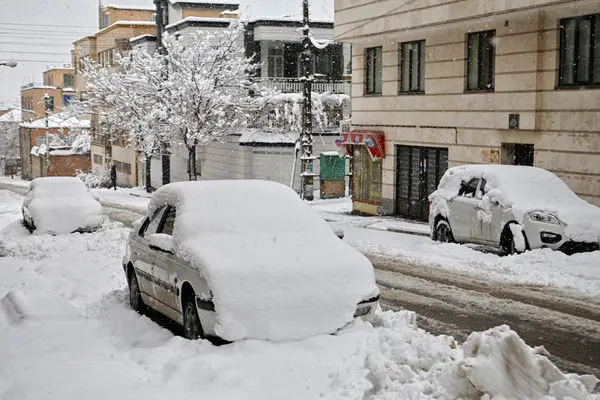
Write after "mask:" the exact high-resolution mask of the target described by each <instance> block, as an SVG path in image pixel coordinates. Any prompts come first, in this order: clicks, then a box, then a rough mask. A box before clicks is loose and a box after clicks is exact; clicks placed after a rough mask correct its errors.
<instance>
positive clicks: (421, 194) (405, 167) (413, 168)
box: [396, 146, 448, 221]
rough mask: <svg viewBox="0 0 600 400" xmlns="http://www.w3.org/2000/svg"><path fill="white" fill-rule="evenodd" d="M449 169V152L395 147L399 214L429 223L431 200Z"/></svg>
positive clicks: (445, 150) (397, 210)
mask: <svg viewBox="0 0 600 400" xmlns="http://www.w3.org/2000/svg"><path fill="white" fill-rule="evenodd" d="M447 169H448V149H447V148H436V147H416V146H397V147H396V214H398V215H400V216H402V217H405V218H410V219H416V220H422V221H426V220H427V218H428V216H429V200H428V196H429V195H430V194H431V193H432V192H433V191H434V190H435V189H436V188H437V185H438V183H439V182H440V179H441V178H442V176H443V175H444V172H446V170H447Z"/></svg>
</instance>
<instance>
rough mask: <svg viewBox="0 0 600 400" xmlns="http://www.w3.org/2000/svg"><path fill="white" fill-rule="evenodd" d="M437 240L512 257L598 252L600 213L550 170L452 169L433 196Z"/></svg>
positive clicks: (507, 167) (431, 221)
mask: <svg viewBox="0 0 600 400" xmlns="http://www.w3.org/2000/svg"><path fill="white" fill-rule="evenodd" d="M429 200H430V201H431V206H430V213H429V224H430V227H431V237H432V239H434V240H438V241H441V242H452V241H456V242H460V243H477V244H482V245H491V246H496V247H499V248H500V249H502V250H503V251H505V252H506V253H509V254H512V253H518V252H522V251H525V250H526V249H536V248H541V247H549V248H551V249H554V250H561V251H563V252H565V253H567V254H572V253H574V252H579V251H594V250H598V248H599V242H600V208H598V207H595V206H593V205H591V204H589V203H588V202H586V201H585V200H583V199H581V198H579V197H578V196H577V195H576V194H575V193H573V191H571V189H569V187H568V186H567V185H566V184H565V183H564V182H563V181H562V180H561V179H560V178H559V177H557V176H556V175H554V174H553V173H551V172H549V171H546V170H544V169H540V168H535V167H526V166H511V165H464V166H460V167H454V168H450V169H449V170H448V171H446V173H445V174H444V176H443V177H442V179H441V181H440V184H439V186H438V189H437V190H436V191H435V192H433V193H432V194H431V195H430V196H429Z"/></svg>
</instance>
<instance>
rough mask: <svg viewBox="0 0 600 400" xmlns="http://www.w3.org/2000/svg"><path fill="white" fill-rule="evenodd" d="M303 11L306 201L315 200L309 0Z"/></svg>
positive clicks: (303, 173) (303, 181) (304, 0)
mask: <svg viewBox="0 0 600 400" xmlns="http://www.w3.org/2000/svg"><path fill="white" fill-rule="evenodd" d="M302 11H303V24H304V26H303V29H302V34H303V39H302V47H303V49H304V50H303V51H302V78H301V79H302V133H301V135H300V146H301V151H302V152H301V155H300V160H301V168H300V170H301V173H300V182H301V186H302V187H301V189H300V190H301V192H300V196H301V197H302V198H303V199H305V200H309V201H310V200H313V198H314V174H313V160H314V156H313V135H312V99H311V93H312V87H311V86H312V76H311V64H312V43H311V41H310V27H309V22H310V19H309V18H310V15H309V8H308V0H302Z"/></svg>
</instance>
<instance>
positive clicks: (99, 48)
mask: <svg viewBox="0 0 600 400" xmlns="http://www.w3.org/2000/svg"><path fill="white" fill-rule="evenodd" d="M155 32H156V27H155V26H153V25H115V26H113V27H112V28H109V29H105V30H103V31H101V32H99V33H97V34H96V57H97V58H96V59H99V55H100V53H102V52H103V51H107V50H114V49H115V48H116V44H115V41H116V40H117V39H131V38H133V37H136V36H140V35H153V34H154V33H155Z"/></svg>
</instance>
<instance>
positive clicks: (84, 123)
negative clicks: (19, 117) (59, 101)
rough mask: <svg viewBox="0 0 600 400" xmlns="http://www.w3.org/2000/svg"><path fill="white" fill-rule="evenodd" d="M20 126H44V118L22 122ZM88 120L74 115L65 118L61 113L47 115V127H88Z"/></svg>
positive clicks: (31, 127) (30, 127) (34, 127)
mask: <svg viewBox="0 0 600 400" xmlns="http://www.w3.org/2000/svg"><path fill="white" fill-rule="evenodd" d="M20 126H21V127H22V128H29V129H36V128H45V127H46V119H45V118H40V119H37V120H35V121H31V122H24V123H22V124H21V125H20ZM89 127H90V121H89V120H87V119H78V118H75V117H71V118H66V117H64V116H63V115H62V114H60V113H59V114H54V115H51V116H49V117H48V128H82V129H89Z"/></svg>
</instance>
